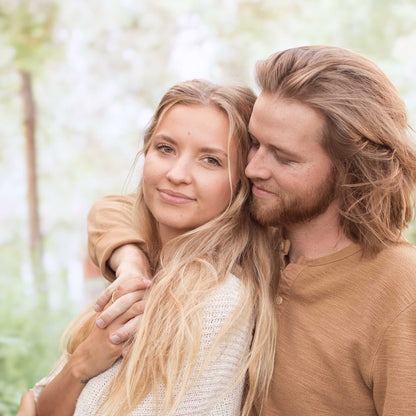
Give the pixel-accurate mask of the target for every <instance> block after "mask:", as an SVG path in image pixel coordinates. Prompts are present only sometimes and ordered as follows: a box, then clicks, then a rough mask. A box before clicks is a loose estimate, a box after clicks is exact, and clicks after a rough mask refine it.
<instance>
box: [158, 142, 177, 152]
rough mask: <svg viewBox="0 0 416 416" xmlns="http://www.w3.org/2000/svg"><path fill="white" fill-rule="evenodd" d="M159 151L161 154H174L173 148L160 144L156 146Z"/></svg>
mask: <svg viewBox="0 0 416 416" xmlns="http://www.w3.org/2000/svg"><path fill="white" fill-rule="evenodd" d="M156 148H157V150H159V151H160V152H161V153H173V148H172V147H170V146H168V145H167V144H158V145H157V146H156Z"/></svg>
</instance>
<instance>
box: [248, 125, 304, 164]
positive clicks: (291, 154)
mask: <svg viewBox="0 0 416 416" xmlns="http://www.w3.org/2000/svg"><path fill="white" fill-rule="evenodd" d="M248 134H249V136H250V138H251V139H252V140H255V141H257V142H258V139H257V137H256V136H255V135H254V134H253V133H252V132H251V131H250V130H248ZM266 146H267V147H268V148H270V149H271V150H273V151H275V152H279V153H283V154H284V155H285V156H287V157H289V158H292V159H299V155H298V154H297V153H294V152H292V151H290V150H287V149H282V148H281V147H278V146H275V145H273V144H270V143H268V144H267V145H266Z"/></svg>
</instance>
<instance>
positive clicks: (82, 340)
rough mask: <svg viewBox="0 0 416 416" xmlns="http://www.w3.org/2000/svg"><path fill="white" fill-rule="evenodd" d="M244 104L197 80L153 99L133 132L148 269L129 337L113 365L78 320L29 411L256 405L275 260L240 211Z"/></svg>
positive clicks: (268, 346)
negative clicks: (154, 104) (142, 125)
mask: <svg viewBox="0 0 416 416" xmlns="http://www.w3.org/2000/svg"><path fill="white" fill-rule="evenodd" d="M254 101H255V96H254V94H253V93H252V92H251V91H250V90H249V89H247V88H242V87H232V88H231V87H220V86H217V85H214V84H212V83H209V82H205V81H189V82H184V83H181V84H178V85H176V86H174V87H173V88H171V89H170V90H169V91H168V92H167V93H166V94H165V95H164V97H163V98H162V100H161V102H160V104H159V107H158V109H157V111H156V113H155V114H154V116H153V119H152V122H151V124H150V126H149V128H148V129H147V131H146V133H145V136H144V148H143V153H144V155H145V162H144V168H143V176H142V180H141V184H140V187H139V191H138V196H137V203H136V209H135V214H136V217H137V221H138V224H139V226H140V229H141V230H142V235H143V236H144V240H145V241H146V244H147V247H146V248H147V252H148V253H151V257H150V259H149V260H150V264H151V267H152V271H153V273H154V280H153V284H152V287H151V289H150V290H149V293H148V299H147V306H146V310H145V313H144V314H143V317H142V319H141V322H140V324H139V326H138V328H137V333H136V336H135V337H134V339H132V340H131V348H130V349H129V351H128V353H127V354H126V355H125V356H124V357H123V358H120V355H121V352H122V351H121V348H122V347H117V346H114V345H112V344H111V345H110V344H109V343H108V342H107V337H108V334H107V332H106V331H103V330H100V329H98V328H96V327H95V319H96V316H95V314H94V313H93V312H89V313H87V314H84V316H82V317H81V318H79V319H78V320H77V321H76V322H75V325H74V326H73V327H72V329H70V336H69V341H68V345H67V353H68V354H67V356H66V358H65V359H64V361H63V363H62V364H61V365H60V367H59V368H58V369H57V370H55V372H53V374H52V376H51V377H50V378H49V379H47V380H44V381H43V382H41V383H40V384H39V385H38V386H37V387H38V390H39V389H41V388H43V390H42V392H41V393H40V395H39V397H38V399H37V411H38V416H42V415H46V414H48V415H49V414H59V415H65V414H68V415H71V414H75V415H87V414H88V415H90V414H106V415H127V414H132V415H148V414H163V415H165V414H166V415H196V414H198V415H240V414H243V415H247V414H248V413H249V412H250V410H251V409H252V408H253V406H256V407H260V406H261V402H262V398H263V396H264V395H265V394H266V392H267V388H268V384H269V380H270V377H271V372H272V369H273V359H274V337H273V335H271V334H275V329H274V327H273V325H274V308H273V302H272V299H271V293H272V290H271V286H272V283H273V282H272V276H273V270H274V269H273V267H272V266H270V262H269V261H265V262H264V261H262V259H271V258H273V257H274V256H273V252H272V248H271V247H269V246H268V241H270V240H269V238H268V236H267V235H266V230H265V229H263V228H261V227H260V226H258V225H256V224H255V223H253V222H252V221H251V219H250V216H249V215H248V195H249V190H250V187H249V182H248V180H247V179H246V177H245V176H244V167H245V162H246V157H247V154H248V151H249V147H250V140H249V136H248V133H247V124H248V121H249V117H250V114H251V110H252V107H253V104H254ZM121 323H122V322H115V323H114V324H113V325H121ZM112 329H114V328H111V327H110V328H108V331H110V330H112ZM243 390H244V395H243ZM74 412H75V413H74Z"/></svg>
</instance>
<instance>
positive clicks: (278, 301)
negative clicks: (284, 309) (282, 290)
mask: <svg viewBox="0 0 416 416" xmlns="http://www.w3.org/2000/svg"><path fill="white" fill-rule="evenodd" d="M282 302H283V298H282V297H281V296H277V297H276V304H277V305H280V304H281V303H282Z"/></svg>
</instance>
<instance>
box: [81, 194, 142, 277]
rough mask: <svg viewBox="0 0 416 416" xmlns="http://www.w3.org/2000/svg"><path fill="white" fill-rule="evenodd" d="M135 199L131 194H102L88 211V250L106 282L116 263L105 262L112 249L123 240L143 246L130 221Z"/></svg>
mask: <svg viewBox="0 0 416 416" xmlns="http://www.w3.org/2000/svg"><path fill="white" fill-rule="evenodd" d="M135 200H136V195H135V194H129V195H110V196H106V197H104V198H102V199H99V200H98V201H97V202H95V203H94V205H93V206H92V208H91V210H90V213H89V215H88V252H89V255H90V257H91V260H92V261H93V262H94V263H95V264H96V265H97V266H98V267H99V268H100V270H101V273H102V274H103V275H104V276H105V277H106V278H107V279H108V280H109V281H110V282H112V281H113V280H114V279H115V277H116V276H115V271H116V266H117V263H115V262H114V261H113V264H111V262H109V260H110V258H111V257H112V254H113V252H114V251H115V250H116V249H117V248H119V247H121V246H124V245H126V244H134V245H136V246H137V247H139V248H140V249H144V246H145V244H144V241H143V238H142V237H141V235H140V231H139V230H137V228H136V227H135V226H134V223H133V218H134V213H133V208H134V203H135ZM143 257H144V258H145V256H144V254H143Z"/></svg>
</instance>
